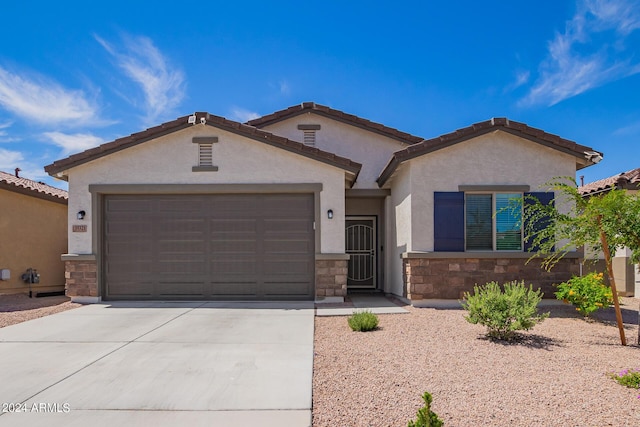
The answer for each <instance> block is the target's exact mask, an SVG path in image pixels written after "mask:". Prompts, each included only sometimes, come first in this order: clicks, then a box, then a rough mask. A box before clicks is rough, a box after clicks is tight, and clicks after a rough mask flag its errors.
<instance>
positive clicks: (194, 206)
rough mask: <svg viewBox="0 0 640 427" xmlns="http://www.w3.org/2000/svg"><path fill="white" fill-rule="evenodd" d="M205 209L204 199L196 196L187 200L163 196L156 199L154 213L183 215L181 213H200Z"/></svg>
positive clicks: (180, 197)
mask: <svg viewBox="0 0 640 427" xmlns="http://www.w3.org/2000/svg"><path fill="white" fill-rule="evenodd" d="M205 209H206V201H205V199H204V198H200V197H197V196H191V197H189V199H185V198H184V197H182V196H173V197H169V196H164V197H161V198H158V199H157V200H156V201H155V211H157V212H163V213H170V212H176V213H179V214H181V213H183V212H194V213H200V212H203V211H205Z"/></svg>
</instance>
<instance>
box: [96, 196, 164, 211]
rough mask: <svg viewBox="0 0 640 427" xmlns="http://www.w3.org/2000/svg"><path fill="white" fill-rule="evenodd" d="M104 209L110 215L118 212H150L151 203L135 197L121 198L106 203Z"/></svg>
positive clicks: (151, 208)
mask: <svg viewBox="0 0 640 427" xmlns="http://www.w3.org/2000/svg"><path fill="white" fill-rule="evenodd" d="M106 208H107V210H108V211H109V212H110V213H111V214H118V213H120V212H152V211H153V201H152V200H145V199H138V198H136V196H123V197H119V198H117V199H109V200H107V201H106Z"/></svg>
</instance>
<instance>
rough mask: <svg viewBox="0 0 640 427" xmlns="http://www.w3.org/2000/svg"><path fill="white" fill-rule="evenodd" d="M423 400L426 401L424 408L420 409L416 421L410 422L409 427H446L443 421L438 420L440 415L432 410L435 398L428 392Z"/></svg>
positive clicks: (423, 396)
mask: <svg viewBox="0 0 640 427" xmlns="http://www.w3.org/2000/svg"><path fill="white" fill-rule="evenodd" d="M422 400H424V407H423V408H420V409H418V412H417V413H416V420H415V421H409V424H407V427H441V426H442V425H444V423H443V422H442V420H441V419H440V418H438V415H437V414H436V413H435V412H433V411H432V410H431V401H432V400H433V398H432V397H431V394H430V393H429V392H428V391H425V392H424V394H423V395H422Z"/></svg>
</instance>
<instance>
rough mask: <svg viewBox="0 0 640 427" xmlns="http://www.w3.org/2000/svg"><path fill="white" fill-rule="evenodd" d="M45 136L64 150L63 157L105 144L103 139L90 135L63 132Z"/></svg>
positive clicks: (46, 133) (45, 134) (47, 133)
mask: <svg viewBox="0 0 640 427" xmlns="http://www.w3.org/2000/svg"><path fill="white" fill-rule="evenodd" d="M44 136H45V137H47V138H48V139H49V140H50V141H51V142H53V143H54V144H55V145H57V146H58V147H60V148H62V153H61V154H62V155H63V156H68V155H69V154H71V153H78V152H80V151H84V150H88V149H89V148H93V147H97V146H98V145H100V144H102V143H103V142H104V140H103V139H102V138H99V137H97V136H95V135H91V134H90V133H76V134H66V133H62V132H45V133H44Z"/></svg>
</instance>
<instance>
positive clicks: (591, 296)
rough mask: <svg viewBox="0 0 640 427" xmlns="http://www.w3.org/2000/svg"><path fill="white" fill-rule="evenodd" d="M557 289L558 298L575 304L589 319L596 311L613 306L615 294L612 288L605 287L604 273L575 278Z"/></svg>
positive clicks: (561, 284)
mask: <svg viewBox="0 0 640 427" xmlns="http://www.w3.org/2000/svg"><path fill="white" fill-rule="evenodd" d="M557 287H558V292H556V293H555V294H556V298H558V299H560V300H563V301H564V302H566V303H571V304H573V306H574V307H575V308H576V310H577V311H579V312H580V314H582V315H583V316H584V317H589V315H590V314H591V313H593V312H594V311H596V310H598V309H600V308H607V307H610V306H611V304H613V293H612V292H611V288H610V287H608V286H605V284H604V279H603V277H602V273H589V274H587V275H586V276H582V277H577V276H573V277H572V278H571V279H570V280H568V281H567V282H563V283H560V284H559V285H557Z"/></svg>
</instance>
